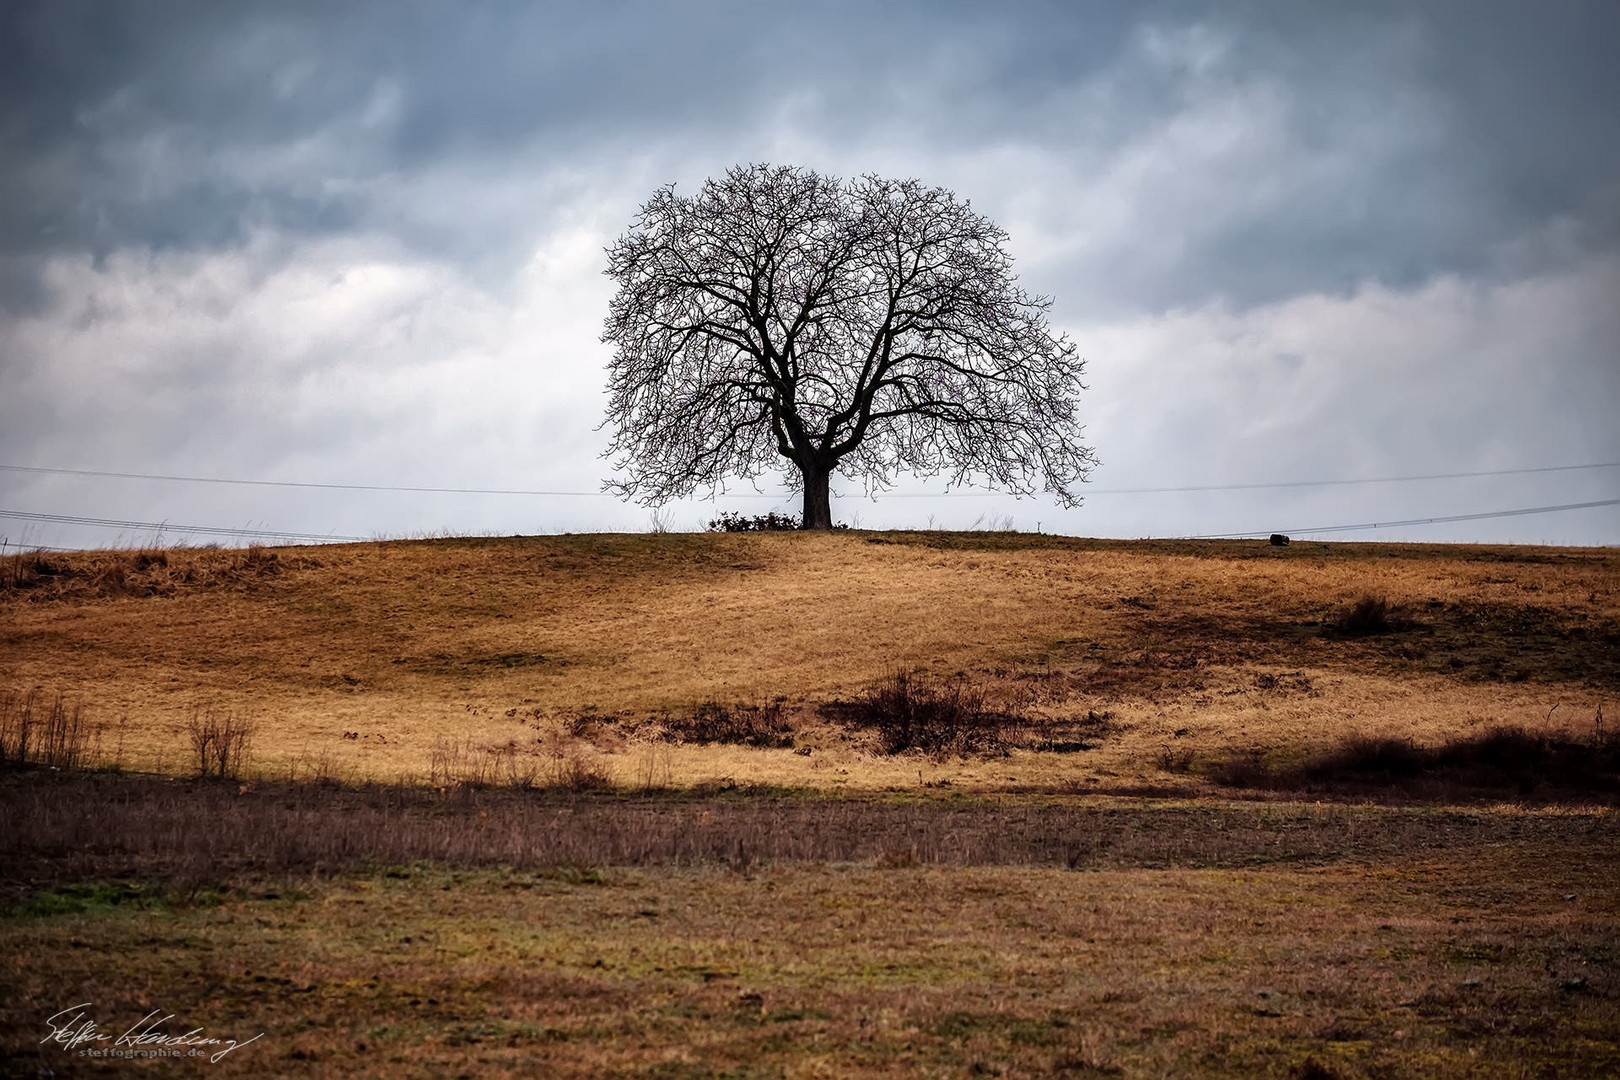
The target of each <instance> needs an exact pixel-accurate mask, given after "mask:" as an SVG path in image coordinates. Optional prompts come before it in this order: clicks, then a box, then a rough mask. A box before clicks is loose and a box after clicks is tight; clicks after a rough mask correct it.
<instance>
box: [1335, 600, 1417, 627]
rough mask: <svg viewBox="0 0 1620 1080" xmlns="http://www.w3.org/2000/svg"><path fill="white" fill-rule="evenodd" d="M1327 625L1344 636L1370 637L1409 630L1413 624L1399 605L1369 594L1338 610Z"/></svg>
mask: <svg viewBox="0 0 1620 1080" xmlns="http://www.w3.org/2000/svg"><path fill="white" fill-rule="evenodd" d="M1329 625H1330V626H1331V627H1332V628H1333V629H1334V630H1336V631H1338V632H1339V633H1340V634H1343V635H1344V636H1345V637H1371V636H1372V635H1374V634H1387V633H1391V632H1393V631H1396V630H1410V629H1411V628H1412V626H1413V625H1414V624H1413V622H1412V620H1411V619H1410V618H1409V617H1408V616H1407V615H1406V613H1405V612H1404V611H1402V610H1401V608H1400V607H1399V606H1397V605H1395V604H1392V603H1390V602H1389V601H1388V600H1386V599H1384V598H1383V597H1382V596H1373V595H1371V594H1369V595H1367V596H1363V597H1362V598H1361V599H1360V600H1357V601H1356V602H1355V603H1354V604H1351V605H1350V606H1349V607H1347V608H1345V609H1344V610H1343V611H1341V612H1339V613H1338V614H1337V615H1336V616H1334V617H1333V619H1332V620H1330V622H1329Z"/></svg>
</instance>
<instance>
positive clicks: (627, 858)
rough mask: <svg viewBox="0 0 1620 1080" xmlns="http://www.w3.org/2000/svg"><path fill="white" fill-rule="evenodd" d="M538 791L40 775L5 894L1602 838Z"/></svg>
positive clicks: (24, 794) (14, 837) (1235, 854)
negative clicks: (400, 875) (494, 870)
mask: <svg viewBox="0 0 1620 1080" xmlns="http://www.w3.org/2000/svg"><path fill="white" fill-rule="evenodd" d="M542 776H543V782H541V783H536V784H534V785H533V786H532V787H530V788H527V789H525V788H514V787H510V786H503V787H496V786H488V787H481V786H478V785H477V784H475V783H462V784H459V785H455V786H449V787H444V788H440V789H426V788H420V787H396V786H382V785H366V786H361V787H345V786H342V785H335V784H325V785H310V784H297V783H287V782H281V783H270V784H253V785H229V786H226V785H220V784H210V783H202V782H176V781H171V780H163V779H158V778H150V777H139V776H128V775H104V774H79V775H62V774H49V773H34V774H23V775H13V776H12V777H11V778H10V780H9V781H7V782H5V783H4V784H3V785H0V809H3V810H4V817H5V820H6V821H7V822H8V823H9V828H8V830H7V831H6V833H5V834H4V835H3V836H0V858H3V860H4V862H5V863H6V864H7V865H8V866H9V867H11V869H12V873H13V875H15V876H14V878H13V879H12V887H13V888H14V889H15V888H17V887H18V886H19V883H21V882H26V881H32V882H33V883H34V885H35V886H37V885H38V884H39V883H41V882H49V881H77V880H82V879H87V878H95V877H97V876H108V875H111V876H130V875H136V876H140V875H147V876H152V877H155V878H157V879H159V880H185V881H191V882H196V881H202V880H209V879H212V878H217V877H220V876H229V875H232V874H237V873H243V872H253V873H277V874H285V873H293V874H307V873H313V872H317V871H321V872H327V873H332V872H339V871H344V870H353V869H365V868H368V867H377V866H388V865H400V864H410V863H414V862H418V861H430V862H434V863H437V864H447V865H453V866H509V867H519V868H523V869H545V868H555V867H559V866H657V865H671V864H673V865H691V864H703V863H718V864H722V865H727V866H742V867H747V866H750V865H754V864H756V863H776V862H784V861H786V862H831V863H846V862H893V861H895V860H900V861H905V862H914V863H927V864H946V865H959V866H962V865H966V866H978V865H1037V866H1040V865H1046V866H1051V865H1056V866H1063V867H1067V868H1070V869H1076V868H1091V869H1096V868H1104V867H1115V868H1118V867H1155V868H1161V869H1163V868H1172V867H1191V868H1196V867H1219V866H1254V865H1261V864H1265V863H1271V862H1286V863H1317V862H1325V861H1335V860H1341V859H1347V858H1357V859H1377V858H1385V857H1391V856H1396V855H1401V854H1404V853H1409V852H1412V851H1421V850H1425V849H1428V848H1431V847H1434V846H1437V845H1444V844H1467V845H1475V846H1489V845H1491V844H1493V843H1502V842H1506V841H1508V840H1512V841H1513V842H1515V843H1518V842H1523V843H1526V844H1536V845H1541V846H1544V847H1545V846H1548V845H1553V846H1557V845H1566V846H1567V845H1574V846H1576V847H1582V846H1590V845H1594V844H1601V843H1602V842H1603V839H1604V838H1605V837H1606V836H1607V835H1608V834H1609V832H1610V831H1611V830H1612V829H1613V827H1614V825H1615V817H1614V812H1613V811H1612V810H1602V809H1597V808H1584V809H1579V808H1578V809H1565V810H1560V809H1542V810H1535V809H1530V808H1523V807H1521V808H1518V809H1515V810H1512V811H1504V810H1503V809H1502V808H1501V807H1500V805H1497V806H1481V807H1475V808H1462V807H1454V808H1426V807H1400V806H1371V805H1320V804H1318V805H1309V804H1291V803H1241V802H1225V801H1217V800H1206V801H1190V800H1188V801H1172V802H1168V803H1144V802H1142V801H1140V800H1132V799H1125V800H1121V799H1117V798H1115V799H1097V798H1079V799H1076V798H1074V797H1047V798H1026V799H1023V800H1020V801H1017V802H1014V803H1011V804H1008V803H1005V802H1001V801H997V800H992V799H974V798H961V797H954V796H953V797H944V796H940V797H934V798H928V799H921V800H918V799H916V798H914V797H907V798H895V797H886V798H880V797H871V796H867V797H853V798H848V797H846V798H838V797H832V798H829V797H806V796H804V795H802V794H794V793H789V792H773V791H770V790H764V789H745V788H740V787H729V788H727V787H724V786H721V787H720V788H718V789H711V790H710V791H708V792H703V791H697V792H672V793H666V794H662V795H645V794H643V795H636V794H631V793H628V792H615V791H613V790H611V789H607V788H604V787H602V786H601V785H600V784H599V783H596V782H594V781H592V780H591V779H589V778H587V779H585V780H584V781H583V782H582V781H580V780H579V779H578V777H577V774H576V773H574V772H573V771H572V770H571V769H570V768H569V767H568V766H567V765H566V763H564V765H563V766H562V767H561V768H558V769H552V770H548V771H547V772H545V773H544V774H542Z"/></svg>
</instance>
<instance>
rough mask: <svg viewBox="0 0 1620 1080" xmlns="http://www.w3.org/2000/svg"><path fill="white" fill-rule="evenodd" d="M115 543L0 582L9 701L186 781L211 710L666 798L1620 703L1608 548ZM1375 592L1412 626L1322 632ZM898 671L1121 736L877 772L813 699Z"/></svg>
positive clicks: (976, 772) (405, 752) (1542, 720)
mask: <svg viewBox="0 0 1620 1080" xmlns="http://www.w3.org/2000/svg"><path fill="white" fill-rule="evenodd" d="M12 558H14V559H15V558H19V557H15V556H14V557H12ZM118 558H119V554H118V553H110V554H109V553H86V554H82V555H72V556H51V557H50V559H51V561H52V562H53V564H55V568H56V569H55V572H54V573H52V574H50V575H46V576H44V577H40V576H39V575H37V574H36V575H34V576H33V577H31V578H30V577H29V576H28V575H27V574H24V573H21V572H20V571H18V570H17V569H16V568H13V569H12V571H11V572H10V573H9V575H7V574H0V582H3V581H6V580H9V581H10V582H11V586H10V587H9V588H3V589H0V682H3V684H4V685H8V686H11V687H18V688H21V687H29V686H35V685H38V686H41V687H44V688H46V690H47V691H49V692H52V693H55V692H64V693H66V694H68V695H69V696H71V697H74V698H76V699H77V700H79V701H81V702H82V703H83V704H84V705H85V707H86V708H87V709H90V710H93V711H94V712H95V713H96V714H98V715H101V716H104V717H107V718H109V719H111V718H116V717H119V716H124V715H127V716H128V718H129V723H128V727H127V729H126V732H125V735H124V740H125V741H124V748H123V753H124V755H125V759H124V761H123V764H124V765H126V766H129V767H135V768H145V769H157V770H160V771H171V772H183V771H186V770H187V769H188V768H189V762H188V761H187V735H186V718H187V717H188V716H189V715H191V714H192V713H193V712H194V711H195V710H197V709H206V708H213V709H215V710H219V711H227V712H233V713H241V714H246V715H250V716H251V717H253V718H254V720H255V721H256V722H257V724H258V737H257V741H256V745H255V762H256V767H257V768H258V769H259V770H260V771H261V772H263V773H274V774H285V773H289V772H295V771H298V772H301V773H302V774H305V775H308V774H310V773H313V772H322V773H327V774H330V773H337V774H342V775H346V776H350V777H353V778H425V777H426V776H427V774H428V772H429V767H430V764H431V759H432V755H433V753H434V749H435V747H436V746H442V745H443V743H444V740H447V739H450V740H457V741H460V742H463V743H465V742H466V741H467V740H471V742H472V744H473V745H474V746H475V747H490V748H493V747H511V748H514V749H516V750H518V751H526V752H529V751H532V752H537V753H540V754H562V753H568V754H576V755H577V754H582V753H583V754H590V755H593V756H594V757H596V758H597V759H599V762H600V767H601V768H603V769H605V770H606V771H608V772H609V773H610V774H611V775H613V776H615V777H616V778H617V779H619V780H620V781H621V782H633V781H634V779H635V777H636V776H637V775H638V773H641V772H644V771H646V770H647V768H648V767H649V763H651V764H652V765H653V766H658V764H659V762H658V761H656V760H653V759H655V758H658V756H659V755H663V757H662V758H661V761H662V763H663V764H662V767H663V768H664V769H665V770H666V771H667V773H668V774H669V776H670V777H671V779H672V780H673V782H675V783H678V784H679V783H690V782H695V781H700V780H704V779H713V778H718V777H731V778H734V779H736V780H738V781H740V782H753V783H771V784H781V785H808V786H818V787H856V788H890V787H903V786H908V785H910V786H916V785H918V784H924V783H938V782H940V781H950V782H951V783H954V784H960V785H968V786H984V787H994V786H1008V785H1012V786H1023V785H1036V786H1042V785H1045V786H1053V785H1063V784H1094V785H1100V786H1105V787H1106V786H1109V785H1116V784H1129V783H1136V782H1146V781H1151V782H1170V783H1176V782H1180V781H1178V780H1176V779H1175V777H1174V776H1170V777H1169V779H1168V780H1167V779H1166V774H1165V772H1164V770H1163V769H1162V768H1161V767H1160V765H1161V763H1162V762H1165V761H1170V760H1173V759H1175V758H1176V757H1177V756H1178V755H1181V756H1183V757H1185V756H1186V755H1191V756H1193V757H1199V756H1207V755H1210V754H1216V753H1220V752H1224V751H1226V750H1228V749H1231V748H1233V747H1237V748H1240V749H1243V750H1260V751H1264V752H1271V753H1277V754H1283V755H1288V754H1299V753H1303V752H1305V751H1307V750H1309V749H1311V748H1313V747H1319V746H1322V745H1325V744H1327V743H1330V742H1332V741H1333V740H1335V739H1338V738H1340V737H1342V736H1344V735H1348V734H1354V733H1362V734H1366V733H1371V734H1389V735H1395V736H1399V737H1409V738H1413V739H1415V740H1418V741H1430V740H1438V739H1444V738H1448V737H1451V736H1454V735H1456V734H1458V733H1464V732H1467V731H1469V730H1471V729H1473V728H1475V727H1478V726H1480V725H1489V724H1494V723H1517V724H1521V725H1526V726H1532V727H1535V726H1544V725H1545V724H1547V723H1548V722H1549V717H1550V720H1551V722H1552V723H1554V724H1562V725H1570V730H1576V731H1579V732H1581V733H1583V734H1584V733H1590V728H1591V725H1592V721H1593V720H1594V718H1595V717H1596V715H1597V712H1598V709H1599V707H1600V706H1601V704H1602V702H1603V701H1604V700H1605V695H1606V694H1607V695H1610V696H1611V697H1612V692H1613V690H1614V689H1615V688H1616V686H1620V591H1617V588H1616V586H1617V585H1620V555H1617V554H1616V553H1614V552H1612V551H1609V550H1604V549H1593V550H1553V549H1531V548H1467V547H1424V546H1418V545H1411V546H1379V545H1349V544H1333V545H1327V544H1303V543H1302V544H1295V545H1292V546H1290V547H1289V548H1286V549H1271V548H1268V547H1265V546H1263V545H1256V544H1247V543H1235V542H1234V543H1227V542H1212V543H1203V544H1191V543H1162V544H1152V543H1142V544H1129V543H1109V542H1090V541H1073V540H1065V539H1063V538H1053V537H1018V536H971V535H969V536H963V535H951V534H940V535H933V534H860V533H851V534H841V535H832V536H823V535H808V534H786V535H783V534H763V535H743V536H708V535H702V536H681V535H663V536H565V537H539V538H513V539H468V540H439V541H407V542H394V543H379V544H364V545H349V546H341V547H329V548H319V549H296V550H282V551H279V552H268V551H263V550H258V551H255V552H250V553H241V552H229V551H217V550H199V551H185V550H174V551H169V552H166V553H163V559H162V560H161V563H159V561H158V560H156V559H154V558H151V557H146V558H145V560H144V562H145V565H136V564H137V562H140V561H142V560H139V559H135V558H133V557H131V558H129V559H126V561H125V563H124V564H121V566H122V568H119V566H116V565H114V564H116V563H117V560H118ZM25 578H26V579H27V580H22V579H25ZM1369 594H1372V595H1378V596H1381V597H1387V598H1388V599H1389V600H1390V601H1391V602H1393V603H1395V604H1396V605H1399V606H1400V607H1402V608H1403V609H1404V610H1406V611H1407V612H1409V613H1410V614H1411V615H1412V616H1413V618H1414V619H1415V620H1416V622H1417V628H1416V629H1414V630H1411V631H1408V632H1404V633H1400V634H1393V635H1384V636H1381V637H1373V638H1367V639H1348V638H1344V637H1341V636H1336V635H1334V634H1333V633H1332V632H1331V627H1330V626H1328V625H1326V624H1328V623H1329V622H1330V621H1331V619H1332V618H1333V616H1334V615H1335V614H1336V613H1337V612H1339V611H1341V610H1342V609H1344V608H1345V607H1346V606H1348V605H1350V604H1352V603H1354V602H1355V601H1356V600H1357V599H1358V598H1360V597H1362V596H1365V595H1369ZM911 668H920V669H926V670H929V671H933V672H936V673H940V674H943V675H951V674H953V673H956V672H963V673H965V674H966V676H967V677H969V678H971V679H972V680H973V681H975V682H976V683H978V684H980V685H981V686H982V687H984V688H985V689H986V691H987V693H989V694H991V695H992V697H993V698H995V699H996V700H998V701H1001V702H1003V703H1006V704H1009V705H1015V706H1017V707H1018V708H1020V709H1023V710H1025V711H1026V712H1027V713H1028V714H1029V715H1030V716H1032V717H1035V718H1039V719H1046V720H1054V721H1059V722H1063V721H1069V720H1073V719H1076V718H1078V717H1083V716H1084V715H1086V714H1087V713H1088V712H1092V711H1098V712H1111V713H1113V714H1114V717H1115V723H1114V726H1115V729H1116V730H1115V731H1114V732H1113V733H1112V734H1111V735H1110V736H1109V737H1107V738H1106V739H1104V740H1102V742H1101V744H1100V745H1099V746H1098V747H1097V748H1096V749H1094V750H1091V751H1087V752H1084V753H1074V754H1050V753H1044V754H1043V753H1035V752H1031V751H1027V750H1018V751H1015V752H1013V753H1012V754H1011V756H1009V757H1005V758H1000V757H998V758H975V759H968V760H952V761H943V762H940V761H934V760H930V759H918V758H915V757H902V758H874V756H873V754H872V753H871V749H872V746H871V743H870V742H869V741H864V740H862V739H859V738H855V739H851V738H848V737H847V733H846V732H845V731H844V730H843V729H842V728H841V727H839V726H837V725H834V724H829V723H828V722H826V721H824V720H822V719H821V718H820V717H819V716H818V714H817V712H816V706H817V705H818V703H821V702H824V701H827V700H830V699H833V698H838V697H844V696H848V695H851V694H853V693H855V692H857V691H858V690H860V689H861V688H862V687H864V686H867V685H869V684H871V683H872V682H873V681H874V680H877V679H879V678H881V677H882V676H883V675H885V674H887V673H890V672H893V671H896V670H904V669H911ZM777 697H782V698H785V699H786V700H785V702H784V705H785V710H786V712H787V714H788V715H789V716H790V717H792V719H793V722H794V724H795V725H796V727H797V728H798V729H799V730H800V732H801V734H800V736H799V738H798V740H797V742H798V746H797V747H796V748H795V749H782V750H765V749H753V748H736V747H730V746H684V745H677V746H670V745H668V744H664V743H658V742H656V741H654V740H650V739H649V738H648V737H647V736H648V735H649V734H650V733H652V732H653V731H655V730H656V729H655V727H652V726H645V725H646V721H648V720H649V719H652V718H656V716H657V715H658V714H659V713H661V712H665V711H670V710H689V709H691V708H692V707H693V706H695V705H698V704H699V703H702V702H705V701H716V702H720V703H722V704H739V703H753V704H758V703H761V702H764V701H768V700H771V699H774V698H777ZM1610 711H1611V712H1613V711H1614V707H1613V706H1612V705H1611V706H1610ZM590 715H595V716H598V717H611V718H616V719H619V720H623V721H627V723H599V724H594V725H590V724H587V725H583V726H582V725H581V724H580V722H579V720H580V717H582V716H590ZM638 726H640V727H641V733H640V734H637V733H636V730H635V729H636V728H637V727H638ZM581 731H584V732H585V733H586V734H585V735H584V736H581V735H580V734H579V733H580V732H581ZM806 747H808V748H809V749H810V750H811V752H810V753H809V754H803V753H797V752H795V750H803V749H804V748H806Z"/></svg>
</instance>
